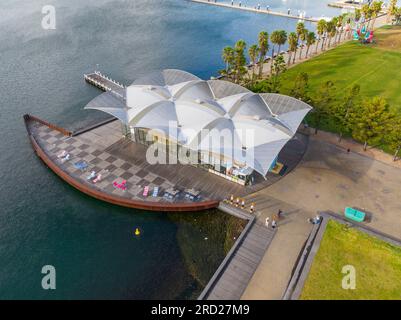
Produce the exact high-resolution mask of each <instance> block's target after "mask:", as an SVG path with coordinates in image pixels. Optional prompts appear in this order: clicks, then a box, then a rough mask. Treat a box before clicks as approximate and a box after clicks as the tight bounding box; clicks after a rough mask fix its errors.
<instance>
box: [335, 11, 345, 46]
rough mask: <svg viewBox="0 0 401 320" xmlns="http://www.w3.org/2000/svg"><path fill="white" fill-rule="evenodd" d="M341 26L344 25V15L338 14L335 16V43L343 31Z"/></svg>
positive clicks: (339, 39) (339, 40)
mask: <svg viewBox="0 0 401 320" xmlns="http://www.w3.org/2000/svg"><path fill="white" fill-rule="evenodd" d="M343 26H344V15H343V14H342V15H339V16H338V18H337V29H338V31H339V32H338V39H337V41H335V42H337V43H340V42H341V35H342V33H343Z"/></svg>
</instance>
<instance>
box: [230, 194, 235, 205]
mask: <svg viewBox="0 0 401 320" xmlns="http://www.w3.org/2000/svg"><path fill="white" fill-rule="evenodd" d="M233 202H234V195H233V194H232V195H231V197H230V203H231V204H233Z"/></svg>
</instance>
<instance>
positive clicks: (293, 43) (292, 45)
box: [287, 32, 298, 65]
mask: <svg viewBox="0 0 401 320" xmlns="http://www.w3.org/2000/svg"><path fill="white" fill-rule="evenodd" d="M297 39H298V36H297V34H296V33H295V32H291V33H290V34H289V35H288V45H289V48H288V51H289V56H288V62H287V64H288V65H290V64H291V57H292V55H293V54H294V55H295V54H296V51H297V45H298V41H297Z"/></svg>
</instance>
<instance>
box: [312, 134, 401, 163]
mask: <svg viewBox="0 0 401 320" xmlns="http://www.w3.org/2000/svg"><path fill="white" fill-rule="evenodd" d="M311 131H314V130H311ZM310 139H314V140H319V141H322V142H328V143H331V144H333V145H336V146H337V147H339V148H341V149H343V150H348V149H350V150H351V151H352V152H355V153H358V154H360V155H362V156H364V157H368V158H371V159H373V160H377V161H380V162H383V163H385V164H387V165H389V166H392V167H395V168H401V161H400V160H397V161H394V160H393V158H394V156H392V155H391V154H388V153H385V152H384V151H382V150H380V149H377V148H374V147H368V148H367V150H366V151H365V150H363V144H360V143H358V142H356V141H354V140H352V139H342V140H341V141H339V137H338V134H335V133H331V132H325V131H318V133H317V134H311V135H310Z"/></svg>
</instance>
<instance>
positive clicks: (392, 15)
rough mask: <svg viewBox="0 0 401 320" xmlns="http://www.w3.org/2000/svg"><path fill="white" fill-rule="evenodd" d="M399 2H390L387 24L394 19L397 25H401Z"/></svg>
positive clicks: (396, 0)
mask: <svg viewBox="0 0 401 320" xmlns="http://www.w3.org/2000/svg"><path fill="white" fill-rule="evenodd" d="M397 2H398V0H390V3H389V6H388V10H387V22H390V21H391V19H393V22H394V23H395V24H401V6H400V7H397Z"/></svg>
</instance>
